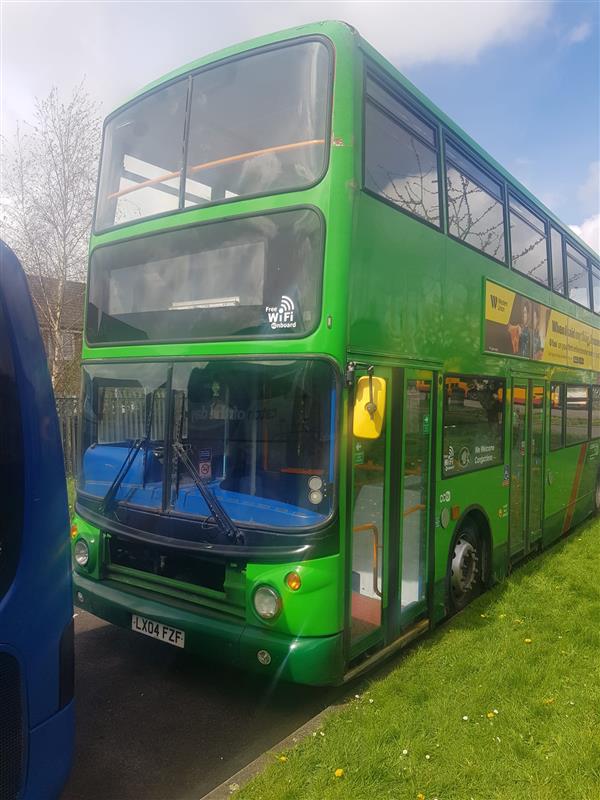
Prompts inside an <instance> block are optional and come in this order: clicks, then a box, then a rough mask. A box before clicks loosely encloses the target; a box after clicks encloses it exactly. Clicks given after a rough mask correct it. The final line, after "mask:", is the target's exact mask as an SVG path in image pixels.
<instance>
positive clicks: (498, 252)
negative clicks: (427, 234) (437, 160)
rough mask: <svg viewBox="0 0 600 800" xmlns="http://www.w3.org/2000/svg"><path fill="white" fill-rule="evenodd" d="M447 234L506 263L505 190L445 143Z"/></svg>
mask: <svg viewBox="0 0 600 800" xmlns="http://www.w3.org/2000/svg"><path fill="white" fill-rule="evenodd" d="M446 186H447V191H448V232H449V233H450V235H451V236H455V237H456V238H457V239H460V240H461V241H462V242H466V244H470V245H471V247H475V248H476V249H477V250H481V252H482V253H486V254H487V255H489V256H492V257H493V258H496V259H497V260H498V261H504V257H505V249H504V211H503V201H502V186H501V185H500V183H499V182H498V181H496V180H494V179H493V178H492V177H490V176H489V175H488V174H487V173H486V172H484V171H483V170H482V169H480V168H479V167H478V166H477V165H476V164H474V163H473V162H472V161H471V160H470V159H468V158H466V157H465V156H464V155H463V154H462V153H461V152H460V151H459V150H457V149H456V148H455V147H453V146H452V145H451V144H449V143H446Z"/></svg>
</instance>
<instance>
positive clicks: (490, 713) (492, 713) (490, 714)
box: [486, 711, 496, 719]
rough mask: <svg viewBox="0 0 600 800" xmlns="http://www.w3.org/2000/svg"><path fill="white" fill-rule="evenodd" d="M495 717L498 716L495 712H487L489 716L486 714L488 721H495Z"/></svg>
mask: <svg viewBox="0 0 600 800" xmlns="http://www.w3.org/2000/svg"><path fill="white" fill-rule="evenodd" d="M495 716H496V715H495V714H494V712H493V711H488V712H487V714H486V717H487V718H488V719H494V717H495Z"/></svg>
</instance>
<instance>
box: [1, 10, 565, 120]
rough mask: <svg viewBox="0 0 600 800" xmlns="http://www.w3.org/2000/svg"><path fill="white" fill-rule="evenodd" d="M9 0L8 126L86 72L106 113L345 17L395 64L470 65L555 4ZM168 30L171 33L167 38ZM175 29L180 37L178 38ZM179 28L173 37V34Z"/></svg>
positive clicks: (517, 36)
mask: <svg viewBox="0 0 600 800" xmlns="http://www.w3.org/2000/svg"><path fill="white" fill-rule="evenodd" d="M33 7H34V6H33V4H32V3H8V4H5V8H4V11H3V17H4V19H3V28H4V29H3V33H2V40H3V41H2V44H3V50H4V53H3V65H2V66H3V76H2V87H1V89H2V91H1V92H0V94H2V96H3V98H2V106H3V110H2V115H0V119H3V121H4V126H5V132H6V133H8V131H9V130H10V129H11V128H13V127H14V122H15V120H16V119H17V118H25V119H27V118H29V117H30V116H31V113H32V108H33V98H34V97H35V96H38V97H44V96H45V95H47V94H48V92H49V91H50V89H51V88H52V86H58V87H59V88H60V89H61V91H69V90H70V88H71V87H72V86H73V85H74V84H75V83H78V82H79V81H80V80H81V77H82V73H84V72H85V74H86V76H87V80H86V85H87V87H88V90H89V91H90V92H91V93H92V94H93V95H94V96H95V97H96V98H98V100H100V101H101V102H102V104H103V107H104V111H105V113H106V111H107V110H110V109H111V108H113V107H114V106H116V105H117V104H119V103H121V102H123V101H124V100H125V99H126V98H127V97H128V96H129V95H130V94H131V93H133V92H135V91H137V90H138V89H139V88H141V87H142V86H143V85H144V84H145V83H147V82H149V81H152V80H155V79H156V78H158V77H160V75H162V74H164V73H165V72H167V71H169V70H171V69H175V68H177V67H179V66H181V65H183V64H185V63H186V62H188V61H192V60H194V59H197V58H199V57H200V56H203V55H205V54H207V53H210V52H213V51H215V50H218V49H220V48H222V47H227V46H228V45H231V44H235V43H236V42H241V41H244V40H245V39H249V38H252V37H254V36H259V35H262V34H265V33H269V32H273V31H277V30H280V29H282V28H289V27H293V26H295V25H300V24H304V23H308V22H314V21H315V20H317V19H343V20H346V21H347V22H349V23H350V24H352V25H354V26H355V27H356V28H357V29H358V30H359V32H360V33H361V34H362V35H363V36H364V37H365V38H366V39H367V40H368V41H370V42H371V44H373V46H374V47H376V48H377V49H378V50H380V51H381V52H383V54H384V55H385V56H387V57H388V58H390V59H391V60H392V61H393V62H394V63H395V64H396V65H397V66H399V67H401V68H406V67H407V66H411V65H417V64H428V63H433V62H436V63H449V62H453V63H471V62H473V61H475V60H476V59H477V58H478V57H479V55H480V54H481V53H482V52H483V51H484V50H486V49H489V48H492V47H499V46H501V45H503V44H507V43H512V42H516V41H520V40H523V39H524V38H526V37H527V36H528V35H529V34H530V33H532V32H534V31H535V30H536V29H539V28H540V27H542V26H543V25H544V23H545V22H546V20H547V19H548V17H549V15H550V14H551V11H552V2H551V1H550V0H540V2H527V0H516V1H515V2H510V3H507V2H495V3H491V2H481V1H478V2H464V3H446V2H427V3H424V2H398V3H389V2H376V0H375V1H374V2H351V0H344V1H343V2H327V0H325V2H318V3H314V2H261V0H257V1H256V2H252V3H248V2H239V3H238V2H220V3H213V2H205V3H200V2H197V3H187V2H177V1H176V0H173V2H169V3H165V2H158V3H153V2H125V1H123V2H120V3H108V2H93V0H92V2H86V3H83V2H77V3H36V4H35V14H32V13H31V9H32V8H33ZM165 31H170V33H169V34H167V35H165ZM174 31H177V35H174V33H173V32H174ZM171 34H173V35H171Z"/></svg>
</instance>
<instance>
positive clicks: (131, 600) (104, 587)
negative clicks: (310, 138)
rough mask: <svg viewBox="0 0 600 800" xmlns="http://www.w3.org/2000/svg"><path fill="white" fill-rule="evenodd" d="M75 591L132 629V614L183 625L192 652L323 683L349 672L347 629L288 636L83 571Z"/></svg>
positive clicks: (274, 676)
mask: <svg viewBox="0 0 600 800" xmlns="http://www.w3.org/2000/svg"><path fill="white" fill-rule="evenodd" d="M73 592H74V603H75V605H77V606H79V607H80V608H83V609H85V610H86V611H89V612H90V613H91V614H94V615H95V616H97V617H101V618H102V619H105V620H107V621H108V622H112V623H113V624H114V625H119V626H121V627H123V628H131V615H132V614H138V615H139V616H142V617H148V618H149V619H152V620H154V621H156V622H160V623H162V624H164V625H170V626H171V627H173V628H179V629H180V630H183V631H184V632H185V650H186V651H187V652H189V653H195V654H198V655H201V656H202V657H204V658H208V659H212V660H214V661H217V662H219V663H224V664H230V665H232V666H236V667H240V668H242V669H247V670H251V671H252V672H257V673H259V674H262V675H264V676H265V677H267V678H269V679H271V680H283V681H291V682H293V683H305V684H310V685H314V686H323V685H327V684H336V683H340V682H341V681H342V678H343V675H344V656H343V640H342V634H341V633H337V634H335V635H333V636H314V637H300V636H299V637H293V636H285V635H283V634H281V633H274V632H273V631H269V630H267V629H266V628H265V629H263V628H259V627H257V626H254V625H247V624H246V623H245V622H244V621H242V620H239V621H237V620H232V619H231V618H230V617H228V616H227V615H225V614H218V613H216V612H211V611H208V610H206V609H202V611H190V610H189V608H188V607H186V605H185V604H184V603H179V602H177V601H168V602H166V601H164V600H157V599H155V597H153V596H152V595H151V594H150V593H147V592H144V591H142V590H130V589H123V587H122V586H120V585H118V584H117V583H115V582H112V581H110V580H103V581H96V580H91V579H90V578H86V577H85V576H83V575H81V574H79V573H77V572H74V573H73ZM78 593H80V594H81V595H82V597H83V601H81V600H79V599H78ZM259 650H266V651H267V652H268V653H269V654H270V656H271V661H270V663H269V664H261V663H260V662H259V661H258V658H257V653H258V651H259Z"/></svg>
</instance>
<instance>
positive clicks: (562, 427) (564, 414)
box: [548, 381, 567, 453]
mask: <svg viewBox="0 0 600 800" xmlns="http://www.w3.org/2000/svg"><path fill="white" fill-rule="evenodd" d="M556 387H559V394H560V398H561V403H560V411H561V415H562V416H561V418H560V444H559V445H558V446H554V447H553V446H552V393H553V391H554V389H555V388H556ZM560 387H562V391H560ZM566 397H567V389H566V382H565V381H551V382H550V403H549V406H548V409H549V413H550V419H549V423H548V437H549V438H548V450H549V451H550V452H551V453H555V452H556V451H557V450H562V449H563V448H564V447H565V438H566V437H565V424H566V420H567V410H566Z"/></svg>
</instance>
